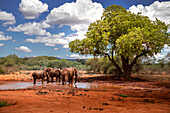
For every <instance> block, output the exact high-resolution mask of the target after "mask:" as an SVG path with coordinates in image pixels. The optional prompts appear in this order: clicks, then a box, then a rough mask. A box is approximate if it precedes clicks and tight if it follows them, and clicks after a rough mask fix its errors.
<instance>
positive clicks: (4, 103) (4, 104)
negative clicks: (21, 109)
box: [0, 101, 10, 107]
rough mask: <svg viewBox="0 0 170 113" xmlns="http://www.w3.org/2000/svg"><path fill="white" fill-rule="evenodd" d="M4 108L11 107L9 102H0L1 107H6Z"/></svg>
mask: <svg viewBox="0 0 170 113" xmlns="http://www.w3.org/2000/svg"><path fill="white" fill-rule="evenodd" d="M4 106H10V105H8V104H7V101H0V107H4Z"/></svg>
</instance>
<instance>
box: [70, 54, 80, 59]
mask: <svg viewBox="0 0 170 113" xmlns="http://www.w3.org/2000/svg"><path fill="white" fill-rule="evenodd" d="M70 58H80V55H77V54H71V55H70Z"/></svg>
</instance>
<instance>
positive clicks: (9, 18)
mask: <svg viewBox="0 0 170 113" xmlns="http://www.w3.org/2000/svg"><path fill="white" fill-rule="evenodd" d="M0 20H2V21H3V26H7V25H13V24H15V22H16V21H15V17H14V16H13V14H12V13H7V12H6V11H1V10H0Z"/></svg>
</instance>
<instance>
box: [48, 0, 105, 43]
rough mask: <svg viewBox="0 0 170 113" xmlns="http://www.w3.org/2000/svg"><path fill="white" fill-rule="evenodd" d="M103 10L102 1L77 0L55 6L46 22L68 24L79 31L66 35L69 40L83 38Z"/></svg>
mask: <svg viewBox="0 0 170 113" xmlns="http://www.w3.org/2000/svg"><path fill="white" fill-rule="evenodd" d="M103 10H104V8H103V6H102V5H101V4H100V3H96V2H92V0H77V1H76V2H72V3H65V4H63V5H61V6H60V7H58V8H53V9H52V10H51V12H50V14H49V15H48V16H47V17H46V21H45V22H47V23H49V24H56V25H58V24H59V25H60V26H63V25H68V26H70V27H71V30H73V31H77V32H76V33H75V34H71V35H68V36H67V37H66V38H67V40H68V41H72V40H75V39H83V38H85V36H84V34H85V33H86V32H87V30H88V26H89V25H90V23H92V22H95V21H96V20H99V19H100V18H101V16H102V13H103Z"/></svg>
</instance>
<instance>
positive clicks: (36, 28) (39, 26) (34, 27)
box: [7, 22, 51, 36]
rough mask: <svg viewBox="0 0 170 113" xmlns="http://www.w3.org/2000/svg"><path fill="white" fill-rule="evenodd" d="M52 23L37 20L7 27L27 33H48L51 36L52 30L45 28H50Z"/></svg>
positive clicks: (10, 29)
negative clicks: (48, 30)
mask: <svg viewBox="0 0 170 113" xmlns="http://www.w3.org/2000/svg"><path fill="white" fill-rule="evenodd" d="M49 27H50V25H49V24H47V23H45V22H41V23H37V22H33V23H31V22H29V23H25V24H20V25H18V26H17V27H13V28H12V27H9V28H8V29H7V31H14V32H24V34H27V35H48V36H50V35H51V34H50V32H47V31H46V30H45V28H49Z"/></svg>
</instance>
